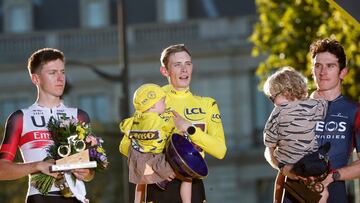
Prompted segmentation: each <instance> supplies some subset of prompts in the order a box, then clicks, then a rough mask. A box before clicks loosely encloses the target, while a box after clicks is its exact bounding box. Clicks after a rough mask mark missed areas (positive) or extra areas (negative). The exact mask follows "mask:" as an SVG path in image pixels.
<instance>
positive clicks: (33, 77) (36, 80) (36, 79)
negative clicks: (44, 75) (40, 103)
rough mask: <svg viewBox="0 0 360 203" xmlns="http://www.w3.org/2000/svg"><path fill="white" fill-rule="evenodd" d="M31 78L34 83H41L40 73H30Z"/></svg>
mask: <svg viewBox="0 0 360 203" xmlns="http://www.w3.org/2000/svg"><path fill="white" fill-rule="evenodd" d="M30 78H31V82H32V83H33V84H34V85H38V84H39V78H38V75H36V74H31V75H30Z"/></svg>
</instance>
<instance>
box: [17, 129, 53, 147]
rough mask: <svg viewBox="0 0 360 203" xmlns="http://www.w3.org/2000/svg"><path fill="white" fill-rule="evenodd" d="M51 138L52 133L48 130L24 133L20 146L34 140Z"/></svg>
mask: <svg viewBox="0 0 360 203" xmlns="http://www.w3.org/2000/svg"><path fill="white" fill-rule="evenodd" d="M47 140H51V134H50V132H49V131H47V130H40V131H31V132H28V133H26V134H25V135H23V136H22V137H21V139H20V142H19V146H22V145H23V144H26V143H29V142H32V141H47Z"/></svg>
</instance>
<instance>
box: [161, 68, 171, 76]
mask: <svg viewBox="0 0 360 203" xmlns="http://www.w3.org/2000/svg"><path fill="white" fill-rule="evenodd" d="M160 73H161V75H163V76H165V77H169V72H168V70H167V69H166V68H165V67H164V66H160Z"/></svg>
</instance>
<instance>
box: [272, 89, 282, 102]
mask: <svg viewBox="0 0 360 203" xmlns="http://www.w3.org/2000/svg"><path fill="white" fill-rule="evenodd" d="M281 93H282V92H281V91H280V92H278V93H276V94H275V95H272V96H269V99H270V101H271V102H272V103H275V99H276V97H277V96H279V95H280V94H281Z"/></svg>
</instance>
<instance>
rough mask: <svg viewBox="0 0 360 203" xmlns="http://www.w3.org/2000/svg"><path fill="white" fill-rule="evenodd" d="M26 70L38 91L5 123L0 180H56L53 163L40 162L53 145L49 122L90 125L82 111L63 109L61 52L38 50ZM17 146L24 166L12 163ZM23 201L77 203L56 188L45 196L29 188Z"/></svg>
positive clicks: (81, 175) (84, 174) (81, 172)
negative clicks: (40, 177)
mask: <svg viewBox="0 0 360 203" xmlns="http://www.w3.org/2000/svg"><path fill="white" fill-rule="evenodd" d="M28 69H29V74H30V78H31V81H32V83H33V84H34V85H35V86H36V88H37V99H36V102H35V103H34V104H33V105H31V106H30V107H28V108H26V109H21V110H18V111H16V112H14V113H12V114H11V115H10V116H9V118H8V120H7V122H6V125H5V136H4V139H3V141H2V143H1V146H0V180H15V179H19V178H21V177H24V176H27V175H31V174H34V173H44V174H47V175H51V176H54V177H58V176H59V175H60V174H59V173H50V171H49V167H50V166H51V165H53V163H51V162H44V161H42V160H43V159H44V158H45V157H46V155H47V154H46V148H47V146H49V145H50V144H52V140H51V137H50V133H49V131H48V129H47V127H46V126H47V123H48V121H49V119H50V118H51V117H55V118H58V117H60V116H66V117H74V118H76V119H78V120H79V121H83V122H89V118H88V115H87V114H86V113H85V112H84V111H81V110H80V109H77V108H69V107H66V106H65V105H64V104H63V103H62V101H61V96H62V94H63V92H64V88H65V58H64V55H63V53H62V52H61V51H59V50H57V49H52V48H44V49H40V50H37V51H36V52H34V53H33V54H32V55H31V56H30V58H29V60H28ZM18 146H19V148H20V151H21V153H22V156H23V160H24V163H14V162H13V159H14V157H15V154H16V150H17V147H18ZM72 173H73V174H74V176H75V177H76V178H77V179H79V180H82V181H90V180H91V179H92V178H93V176H94V172H93V171H92V170H89V169H76V170H73V171H72ZM30 178H31V176H30ZM26 202H28V203H36V202H51V203H71V202H79V200H78V199H76V198H75V197H71V198H65V197H63V196H62V195H61V194H60V192H59V188H57V187H55V186H52V188H51V189H50V192H49V193H48V195H42V194H41V193H40V192H39V191H38V190H37V189H36V188H34V187H33V186H31V185H29V190H28V194H27V200H26Z"/></svg>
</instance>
